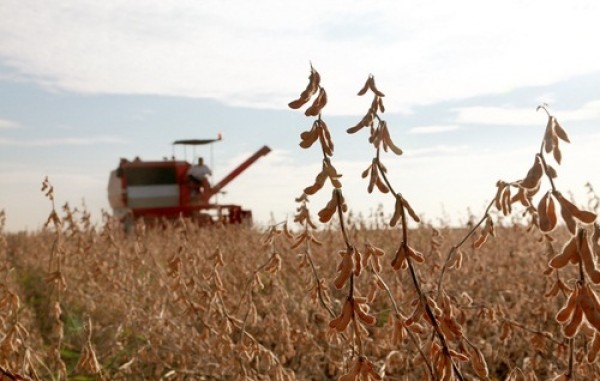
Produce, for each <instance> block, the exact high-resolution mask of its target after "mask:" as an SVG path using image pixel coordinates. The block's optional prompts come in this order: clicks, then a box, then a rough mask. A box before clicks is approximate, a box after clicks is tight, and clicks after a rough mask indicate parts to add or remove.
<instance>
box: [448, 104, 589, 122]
mask: <svg viewBox="0 0 600 381" xmlns="http://www.w3.org/2000/svg"><path fill="white" fill-rule="evenodd" d="M454 111H455V112H456V113H457V115H456V122H458V123H465V124H467V123H468V124H492V125H536V126H539V125H540V124H545V123H546V120H547V116H546V113H544V112H543V111H542V110H539V111H538V112H535V109H533V108H532V109H529V108H516V107H464V108H458V109H455V110H454ZM549 112H550V113H551V114H552V115H554V116H556V118H557V119H558V120H559V121H560V122H571V121H582V120H593V119H598V118H600V100H594V101H590V102H587V103H585V104H583V105H582V106H581V107H579V108H577V109H572V110H568V109H567V110H561V109H558V110H553V109H549Z"/></svg>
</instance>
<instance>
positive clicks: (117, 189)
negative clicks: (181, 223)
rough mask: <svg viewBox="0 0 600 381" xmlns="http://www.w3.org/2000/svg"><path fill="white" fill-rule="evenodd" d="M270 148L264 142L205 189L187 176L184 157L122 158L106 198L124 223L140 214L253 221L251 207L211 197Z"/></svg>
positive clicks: (187, 142) (195, 142)
mask: <svg viewBox="0 0 600 381" xmlns="http://www.w3.org/2000/svg"><path fill="white" fill-rule="evenodd" d="M220 140H221V137H220V136H219V138H218V139H207V140H178V141H175V142H174V143H173V146H176V145H181V146H183V147H184V149H185V147H187V146H192V147H194V149H195V147H196V146H198V145H206V144H211V152H212V144H213V143H215V142H218V141H220ZM269 152H271V149H270V148H269V147H267V146H263V147H262V148H261V149H259V150H258V151H257V152H256V153H255V154H254V155H252V156H250V157H249V158H248V159H246V160H245V161H244V162H243V163H241V164H240V165H239V166H238V167H237V168H235V169H234V170H233V171H231V173H229V174H228V175H227V176H225V177H224V178H223V179H222V180H221V181H219V182H218V183H216V184H214V185H213V186H212V187H210V188H209V189H208V190H200V189H199V188H198V186H197V185H196V184H194V183H193V182H192V181H190V179H189V178H188V170H189V169H190V167H191V165H192V164H190V163H189V162H187V161H185V160H182V161H181V160H176V159H175V156H172V159H171V160H167V159H165V160H162V161H144V160H140V159H139V158H136V159H134V160H133V161H129V160H127V159H121V161H120V163H119V167H118V168H117V169H115V170H113V171H112V172H111V173H110V178H109V181H108V200H109V204H110V206H111V208H112V209H113V215H114V216H115V217H117V218H120V219H121V220H122V221H124V222H125V223H127V224H128V223H130V222H131V219H132V218H133V219H138V218H143V219H144V220H145V221H148V222H153V221H154V222H156V221H157V220H162V219H175V218H179V217H180V216H181V217H186V218H191V219H193V220H195V221H197V222H198V223H200V224H212V223H216V222H222V223H230V224H237V223H242V222H250V221H252V211H250V210H246V209H242V207H241V206H240V205H233V204H219V203H218V202H214V203H213V202H211V199H213V198H216V197H215V196H216V195H217V194H218V193H219V192H221V191H222V189H223V188H224V187H225V186H226V185H227V184H229V183H230V182H231V181H232V180H233V179H235V178H236V177H237V176H239V175H240V174H241V173H242V172H243V171H244V170H246V169H247V168H248V167H250V166H251V165H252V164H254V162H256V160H258V159H259V158H260V157H262V156H264V155H266V154H268V153H269ZM194 159H196V158H194Z"/></svg>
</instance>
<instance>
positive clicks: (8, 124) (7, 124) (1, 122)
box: [0, 119, 21, 129]
mask: <svg viewBox="0 0 600 381" xmlns="http://www.w3.org/2000/svg"><path fill="white" fill-rule="evenodd" d="M19 127H21V125H20V124H19V123H17V122H13V121H12V120H7V119H0V129H3V128H19Z"/></svg>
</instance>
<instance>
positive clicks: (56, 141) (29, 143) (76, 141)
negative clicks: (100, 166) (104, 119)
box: [0, 136, 125, 147]
mask: <svg viewBox="0 0 600 381" xmlns="http://www.w3.org/2000/svg"><path fill="white" fill-rule="evenodd" d="M124 143H125V141H124V140H123V139H121V138H119V137H114V136H96V137H90V138H69V137H67V138H47V139H32V140H16V139H6V138H0V146H16V147H54V146H91V145H96V144H124Z"/></svg>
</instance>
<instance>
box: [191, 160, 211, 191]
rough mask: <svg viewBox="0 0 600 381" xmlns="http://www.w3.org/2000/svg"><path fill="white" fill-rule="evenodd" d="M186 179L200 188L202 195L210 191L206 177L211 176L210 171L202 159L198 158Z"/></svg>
mask: <svg viewBox="0 0 600 381" xmlns="http://www.w3.org/2000/svg"><path fill="white" fill-rule="evenodd" d="M187 175H188V179H189V180H190V181H191V182H192V183H193V184H194V185H195V186H196V187H197V188H198V189H199V188H202V193H206V192H208V191H209V190H210V183H209V182H208V178H207V176H211V175H212V171H211V170H210V168H208V166H207V165H206V164H204V159H203V158H201V157H199V158H198V164H197V165H192V166H191V167H190V169H188V172H187Z"/></svg>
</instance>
